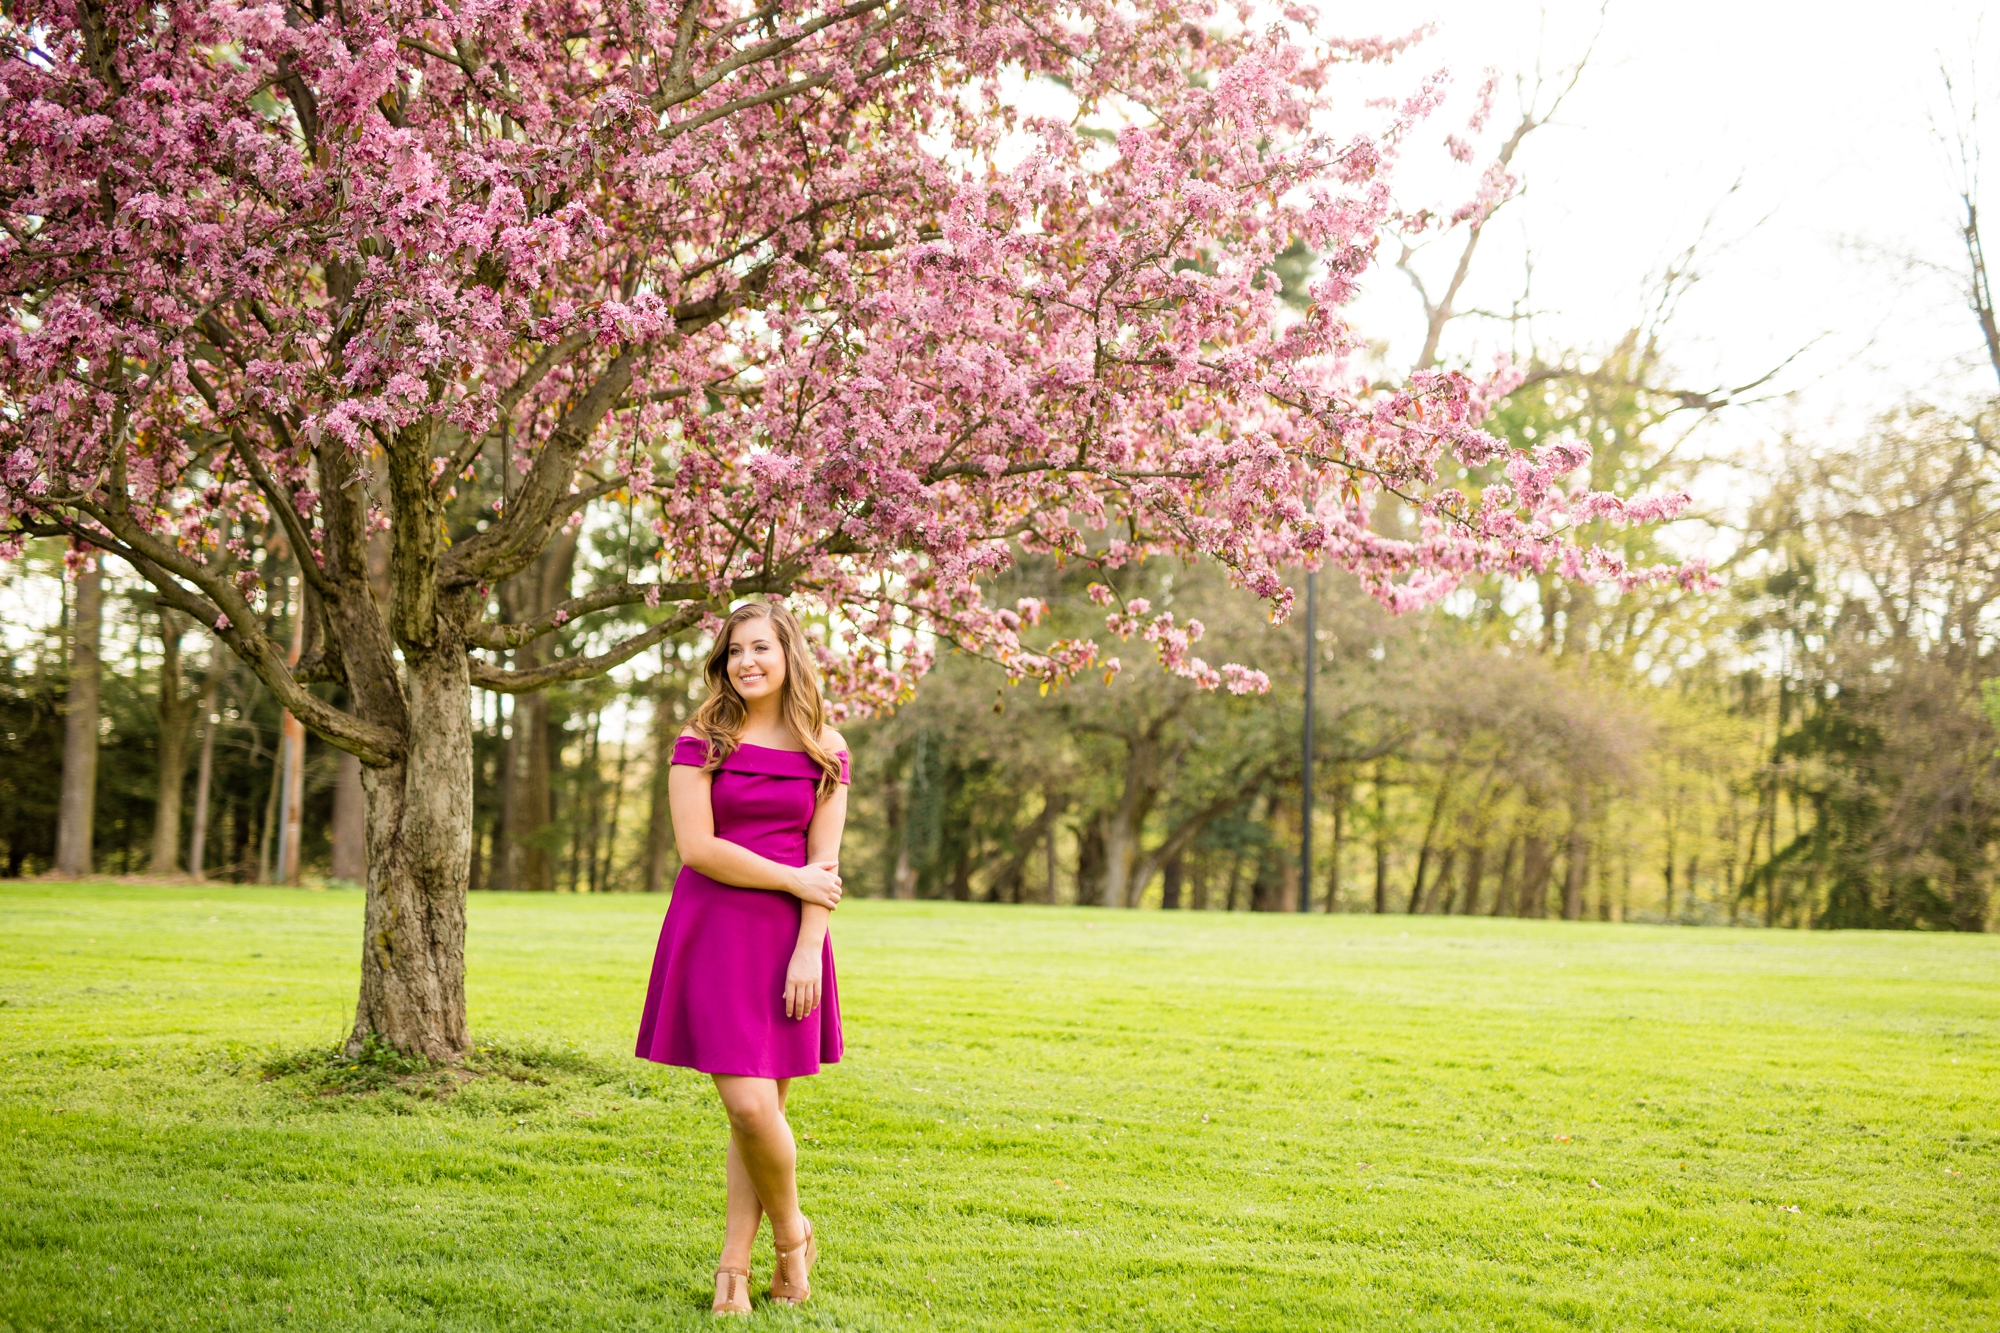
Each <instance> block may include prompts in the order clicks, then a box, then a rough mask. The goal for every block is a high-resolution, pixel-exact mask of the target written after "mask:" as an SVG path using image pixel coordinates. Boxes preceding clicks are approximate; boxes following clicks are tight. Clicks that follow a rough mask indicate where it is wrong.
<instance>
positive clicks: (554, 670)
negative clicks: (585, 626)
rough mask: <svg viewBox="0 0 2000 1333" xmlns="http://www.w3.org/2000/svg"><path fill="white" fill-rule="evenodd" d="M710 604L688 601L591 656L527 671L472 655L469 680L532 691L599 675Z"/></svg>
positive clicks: (499, 689)
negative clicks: (605, 650) (497, 664)
mask: <svg viewBox="0 0 2000 1333" xmlns="http://www.w3.org/2000/svg"><path fill="white" fill-rule="evenodd" d="M709 610H710V606H709V604H708V603H707V602H706V601H701V602H688V603H684V604H683V605H682V606H681V609H680V610H678V611H676V612H675V613H674V614H673V615H671V616H669V617H667V618H666V619H665V620H662V621H660V622H659V623H658V624H655V625H651V626H649V627H647V628H646V629H645V630H644V631H642V632H640V633H638V634H634V635H633V636H632V637H631V638H629V639H626V640H625V641H623V642H622V643H619V644H618V645H616V646H615V647H613V648H612V649H610V650H609V651H608V652H603V653H599V654H598V655H597V656H595V657H572V658H569V659H567V660H566V661H561V662H552V663H550V664H549V665H548V666H543V667H534V668H531V669H530V670H527V671H508V670H506V669H505V668H503V667H497V666H494V665H493V664H492V663H491V662H488V661H486V660H484V659H483V658H478V657H475V658H473V659H472V683H473V684H474V685H477V686H478V687H479V688H480V689H482V690H491V691H493V692H494V693H495V694H532V693H534V692H535V691H536V690H540V689H546V688H548V687H549V686H551V685H559V684H561V683H562V682H564V681H569V680H588V679H590V678H591V677H593V676H601V675H603V674H604V673H605V672H607V671H609V670H611V668H613V667H615V666H617V665H619V664H620V663H622V662H627V661H630V660H631V659H632V658H634V657H637V656H638V655H639V654H640V653H643V652H645V651H646V650H647V649H648V648H650V647H652V646H653V645H654V644H656V643H659V642H660V641H661V640H663V639H668V638H672V637H673V636H674V635H676V634H679V633H680V632H681V631H682V630H684V629H687V628H688V627H689V626H690V625H695V624H699V623H700V621H701V618H702V617H703V616H704V615H706V614H708V612H709Z"/></svg>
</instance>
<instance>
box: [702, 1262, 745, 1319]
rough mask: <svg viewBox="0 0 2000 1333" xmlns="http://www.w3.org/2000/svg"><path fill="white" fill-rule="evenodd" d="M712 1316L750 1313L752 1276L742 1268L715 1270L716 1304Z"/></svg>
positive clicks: (711, 1308)
mask: <svg viewBox="0 0 2000 1333" xmlns="http://www.w3.org/2000/svg"><path fill="white" fill-rule="evenodd" d="M709 1312H710V1313H711V1314H749V1313H750V1274H749V1272H748V1271H747V1270H745V1269H741V1268H718V1269H716V1270H715V1304H714V1305H713V1306H712V1307H710V1311H709Z"/></svg>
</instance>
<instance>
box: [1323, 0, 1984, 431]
mask: <svg viewBox="0 0 2000 1333" xmlns="http://www.w3.org/2000/svg"><path fill="white" fill-rule="evenodd" d="M1339 19H1340V21H1341V22H1342V24H1343V25H1344V26H1345V27H1346V29H1347V30H1348V31H1349V32H1354V33H1377V32H1379V33H1394V32H1402V31H1407V30H1408V29H1410V28H1412V27H1414V26H1416V25H1417V24H1419V23H1421V22H1423V21H1425V20H1427V19H1435V20H1436V21H1437V22H1438V24H1439V31H1438V33H1437V35H1436V36H1435V37H1433V38H1432V39H1431V40H1430V41H1429V42H1427V43H1426V44H1425V46H1424V47H1423V48H1420V49H1419V51H1418V52H1417V53H1416V54H1414V55H1412V56H1406V57H1405V58H1404V61H1402V62H1399V64H1398V66H1397V74H1398V75H1399V76H1400V78H1401V80H1402V82H1403V83H1404V85H1405V86H1409V85H1412V84H1414V82H1415V81H1416V79H1418V78H1420V77H1421V76H1422V75H1423V74H1425V73H1428V72H1429V71H1430V70H1431V69H1433V68H1436V67H1438V66H1441V65H1443V66H1450V67H1451V68H1452V69H1453V71H1454V74H1455V76H1456V78H1455V83H1454V88H1455V96H1454V99H1453V101H1452V102H1451V103H1450V104H1448V105H1447V106H1446V108H1445V109H1444V110H1443V112H1441V113H1440V116H1439V118H1438V119H1437V120H1436V121H1434V122H1433V129H1432V131H1431V133H1430V135H1429V143H1430V144H1435V143H1436V141H1437V139H1438V138H1439V136H1441V135H1442V134H1443V133H1444V132H1446V131H1447V130H1456V129H1458V128H1459V127H1460V126H1461V125H1462V123H1463V121H1464V119H1465V116H1466V115H1467V113H1468V111H1469V109H1470V102H1471V95H1472V91H1473V89H1474V88H1475V87H1476V85H1477V84H1478V82H1479V78H1480V72H1481V70H1482V69H1483V68H1484V67H1486V66H1489V65H1490V66H1495V67H1497V68H1498V69H1500V70H1501V71H1502V72H1503V73H1504V74H1506V75H1507V76H1509V77H1508V79H1507V82H1506V84H1504V85H1503V92H1502V95H1501V97H1500V98H1499V99H1498V101H1497V103H1496V107H1495V112H1494V118H1493V119H1494V125H1493V126H1491V127H1489V130H1488V134H1487V136H1486V141H1485V142H1483V143H1482V147H1488V146H1490V144H1491V143H1492V142H1494V141H1495V131H1496V130H1498V131H1499V133H1500V134H1502V135H1504V133H1505V130H1506V127H1509V126H1511V123H1512V121H1513V120H1514V119H1518V109H1517V108H1518V102H1517V99H1516V98H1515V96H1514V95H1513V90H1512V86H1511V84H1512V75H1513V74H1515V73H1516V72H1518V71H1528V72H1532V70H1533V69H1534V66H1535V62H1536V59H1537V55H1538V53H1539V55H1540V58H1541V62H1542V65H1543V67H1544V69H1547V70H1555V69H1558V68H1560V67H1563V66H1567V65H1570V64H1572V63H1573V62H1574V61H1575V60H1576V59H1577V58H1578V57H1579V56H1580V55H1581V54H1582V53H1583V51H1584V50H1585V48H1586V47H1587V46H1588V45H1589V42H1590V38H1591V33H1592V31H1593V29H1595V28H1596V27H1597V25H1598V23H1599V17H1598V7H1597V5H1596V4H1595V3H1581V2H1579V0H1549V3H1548V5H1547V8H1546V13H1544V11H1543V9H1542V7H1541V6H1539V5H1537V4H1536V3H1534V2H1533V0H1361V2H1360V3H1349V4H1344V5H1341V6H1339ZM1602 23H1603V27H1602V34H1601V36H1600V37H1599V38H1598V40H1597V45H1596V49H1595V53H1594V54H1593V56H1592V57H1591V60H1590V63H1589V67H1588V68H1587V69H1586V70H1585V72H1584V75H1583V78H1582V81H1581V82H1580V83H1579V85H1578V87H1577V89H1576V91H1575V93H1574V94H1572V96H1571V97H1570V99H1569V100H1568V101H1567V102H1566V103H1565V104H1564V105H1563V108H1562V111H1561V114H1560V116H1559V117H1558V119H1557V121H1556V122H1555V123H1553V124H1550V125H1548V126H1547V127H1546V128H1543V129H1541V130H1538V131H1537V132H1536V133H1535V134H1533V135H1532V136H1531V137H1530V138H1529V140H1528V141H1527V144H1526V145H1525V146H1524V148H1523V150H1522V152H1521V154H1520V156H1519V157H1518V158H1517V159H1516V165H1517V168H1518V169H1519V170H1518V174H1519V175H1520V176H1521V178H1522V180H1523V183H1524V185H1525V187H1526V193H1525V194H1524V195H1523V196H1522V197H1521V198H1519V199H1517V200H1516V201H1514V202H1512V203H1510V204H1509V205H1508V206H1507V207H1506V208H1505V209H1504V210H1503V211H1502V212H1501V213H1500V214H1498V215H1497V216H1496V219H1495V221H1494V222H1493V223H1492V224H1491V225H1490V226H1489V228H1488V232H1487V235H1486V237H1485V238H1484V241H1483V242H1482V250H1481V254H1480V256H1479V259H1478V262H1477V265H1476V267H1475V270H1474V279H1473V284H1472V287H1471V288H1470V293H1471V297H1472V300H1471V302H1470V304H1474V305H1479V306H1486V307H1490V308H1500V309H1505V308H1507V307H1508V305H1509V304H1510V303H1511V302H1512V301H1514V300H1515V299H1517V298H1518V297H1519V296H1520V294H1521V292H1522V289H1523V278H1524V272H1525V266H1524V262H1523V261H1524V259H1525V258H1526V257H1527V256H1528V255H1530V254H1532V256H1533V260H1534V278H1533V286H1532V291H1531V295H1530V299H1529V301H1528V305H1529V306H1530V307H1531V308H1533V309H1534V310H1535V311H1537V312H1539V313H1538V317H1537V319H1536V322H1535V334H1536V337H1537V340H1538V341H1539V342H1541V343H1542V344H1543V345H1544V346H1545V347H1560V346H1563V345H1565V344H1567V345H1571V346H1577V347H1582V348H1590V347H1593V346H1602V345H1603V344H1605V343H1607V342H1609V341H1612V340H1614V339H1615V338H1616V336H1617V335H1618V334H1619V332H1620V331H1622V330H1624V329H1626V328H1628V327H1631V326H1632V324H1633V323H1634V322H1635V320H1636V319H1637V318H1638V317H1639V314H1640V312H1641V310H1642V309H1643V305H1644V297H1645V294H1646V292H1647V291H1648V289H1649V284H1650V282H1651V280H1652V278H1653V277H1654V276H1655V275H1656V274H1657V273H1658V272H1659V270H1660V269H1661V268H1662V266H1663V265H1665V264H1666V263H1667V262H1668V261H1670V260H1671V259H1672V258H1673V257H1674V256H1675V255H1676V254H1677V253H1678V252H1680V251H1682V250H1683V249H1685V248H1686V247H1687V246H1688V245H1689V244H1690V243H1691V242H1693V241H1694V240H1695V239H1696V238H1697V237H1698V236H1699V235H1700V234H1701V233H1702V230H1703V226H1704V222H1705V221H1707V220H1708V219H1709V218H1710V217H1711V216H1712V217H1713V222H1712V223H1710V224H1709V227H1708V235H1709V241H1708V242H1707V244H1706V245H1705V247H1704V250H1705V258H1704V259H1703V260H1702V261H1701V262H1700V264H1699V269H1700V271H1701V273H1702V274H1703V277H1702V280H1701V281H1700V282H1699V283H1698V284H1697V285H1696V286H1695V288H1694V289H1693V290H1692V292H1691V293H1690V294H1689V296H1688V298H1687V299H1686V300H1685V301H1684V302H1683V304H1682V305H1681V307H1680V309H1679V311H1678V313H1677V314H1676V316H1675V318H1674V320H1673V322H1672V325H1671V326H1670V338H1669V348H1670V354H1671V356H1672V358H1673V360H1674V362H1675V363H1676V365H1677V367H1678V370H1679V376H1678V378H1679V380H1680V382H1682V383H1684V384H1686V385H1688V386H1690V387H1696V388H1713V387H1719V386H1727V385H1734V384H1740V383H1743V382H1746V381H1749V380H1752V379H1754V378H1756V377H1757V376H1759V375H1761V374H1763V373H1764V372H1765V371H1767V370H1769V369H1770V368H1771V367H1773V366H1774V365H1776V364H1777V363H1778V362H1780V361H1782V360H1784V359H1785V358H1786V357H1787V356H1789V355H1791V354H1792V353H1794V352H1796V351H1798V350H1799V349H1800V348H1804V347H1807V346H1808V344H1810V350H1808V351H1806V352H1805V354H1804V355H1802V356H1800V357H1799V359H1798V360H1797V361H1796V362H1795V363H1794V364H1793V366H1792V368H1791V369H1790V370H1789V371H1787V372H1786V373H1785V374H1784V375H1783V376H1782V377H1780V379H1779V380H1777V381H1775V382H1774V384H1775V385H1776V386H1781V387H1782V388H1784V389H1787V390H1792V391H1793V392H1792V393H1791V394H1790V395H1788V396H1787V397H1786V398H1785V399H1784V400H1783V401H1778V402H1773V403H1769V404H1766V405H1763V406H1760V407H1755V408H1751V409H1747V410H1745V411H1742V412H1738V413H1733V414H1730V415H1729V417H1728V419H1726V420H1722V421H1718V422H1717V423H1715V424H1714V426H1713V427H1712V430H1713V432H1714V433H1713V434H1712V435H1711V437H1710V439H1709V442H1708V448H1709V450H1710V451H1715V450H1717V448H1718V446H1720V447H1722V448H1725V449H1728V450H1729V451H1730V452H1732V453H1736V454H1738V456H1745V455H1748V454H1750V453H1754V452H1756V451H1757V448H1758V445H1759V444H1760V443H1764V442H1768V441H1769V440H1771V439H1772V438H1774V437H1775V436H1777V435H1778V434H1779V433H1780V432H1782V431H1783V430H1785V429H1787V428H1791V429H1794V430H1798V431H1802V432H1831V433H1836V434H1843V435H1845V434H1850V433H1852V432H1854V431H1856V430H1858V429H1860V428H1861V427H1862V426H1863V425H1864V424H1865V422H1866V421H1867V419H1868V418H1869V417H1871V416H1873V415H1874V414H1876V413H1878V412H1880V411H1882V410H1884V409H1885V408H1887V407H1889V406H1891V405H1893V404H1894V403H1895V402H1896V401H1897V400H1898V399H1900V398H1902V397H1904V396H1906V395H1908V394H1910V393H1913V392H1919V391H1926V392H1931V393H1964V392H1982V393H1990V392H1992V391H1993V389H1994V387H1995V386H1994V382H1993V379H1992V371H1991V369H1990V368H1989V367H1988V366H1987V365H1986V363H1985V358H1984V353H1983V351H1982V350H1981V345H1980V342H1979V338H1978V329H1977V326H1976V324H1975V323H1974V321H1973V319H1972V316H1971V315H1970V314H1969V313H1968V312H1967V311H1966V309H1965V306H1964V302H1963V299H1962V296H1961V295H1960V292H1959V290H1958V288H1957V287H1956V286H1955V285H1954V284H1955V283H1957V282H1958V281H1959V279H1958V273H1959V271H1960V270H1961V268H1962V264H1963V257H1962V250H1961V249H1960V248H1959V241H1958V235H1957V231H1956V221H1955V217H1954V212H1955V208H1956V198H1955V194H1954V189H1955V187H1954V177H1953V173H1952V170H1951V167H1950V163H1949V160H1948V158H1947V155H1946V152H1945V149H1944V148H1943V147H1942V146H1941V144H1940V142H1939V137H1938V134H1937V129H1936V128H1934V126H1935V127H1940V128H1948V127H1949V125H1950V117H1949V112H1948V110H1947V109H1946V107H1945V103H1944V96H1943V84H1942V81H1941V79H1940V76H1939V67H1940V63H1941V62H1943V63H1944V64H1946V65H1948V66H1949V67H1950V68H1951V70H1952V72H1953V76H1954V78H1955V79H1957V80H1960V87H1961V90H1962V93H1963V92H1969V91H1971V90H1972V86H1973V84H1974V82H1975V81H1974V72H1975V71H1974V60H1973V51H1974V48H1975V46H1976V47H1978V48H1979V49H1981V50H1983V51H1984V52H1986V53H1987V54H1988V56H1989V57H1990V55H1991V54H1992V53H1993V52H1994V49H1995V44H1996V39H2000V17H1997V18H1996V19H1995V20H1994V21H1993V22H1990V23H1988V24H1986V25H1985V29H1984V32H1983V33H1982V29H1981V23H1980V14H1979V11H1978V10H1977V8H1975V7H1973V6H1970V5H1963V4H1951V3H1945V2H1944V0H1903V3H1900V4H1898V5H1896V6H1895V7H1894V11H1893V15H1892V14H1891V13H1890V11H1889V10H1888V9H1887V8H1885V7H1883V6H1881V5H1868V6H1866V7H1864V6H1862V5H1860V4H1856V3H1852V2H1851V0H1849V2H1847V3H1841V2H1840V0H1835V2H1833V3H1819V4H1808V3H1803V2H1802V0H1727V2H1725V0H1673V2H1672V3H1667V2H1666V0H1612V3H1611V4H1610V6H1609V8H1608V10H1607V11H1606V13H1605V16H1604V18H1603V20H1602ZM1987 72H1988V75H1989V77H1988V79H1987V89H1986V90H1987V91H1988V92H1989V93H1991V94H1993V95H1995V96H1996V97H2000V65H1995V64H1993V63H1992V62H1991V61H1990V60H1989V62H1988V64H1987ZM1964 104H1965V103H1964V102H1963V101H1962V103H1961V105H1964ZM1988 120H1989V122H1990V128H1991V133H1990V134H1989V135H1988V138H1989V140H1990V141H1991V144H1992V148H1993V152H1994V161H1993V164H1992V165H1993V170H1992V171H1991V172H1989V173H1988V174H1989V175H1990V176H1992V177H1994V178H1996V179H2000V102H1996V103H1995V105H1993V106H1992V107H1990V108H1989V116H1988ZM1425 146H1426V145H1425V141H1424V140H1423V139H1420V140H1419V141H1418V143H1416V144H1414V145H1413V146H1412V150H1411V160H1410V162H1409V165H1408V168H1406V170H1405V171H1404V173H1403V175H1402V177H1401V183H1402V188H1403V189H1404V190H1405V191H1409V192H1414V193H1416V194H1418V195H1419V196H1421V195H1422V193H1423V186H1424V185H1426V184H1433V185H1434V186H1435V188H1436V192H1437V193H1436V197H1437V199H1438V200H1440V201H1445V202H1455V201H1456V200H1458V199H1462V198H1464V197H1465V196H1467V195H1468V194H1469V193H1470V189H1469V188H1468V186H1469V181H1468V180H1467V174H1468V173H1467V172H1466V171H1465V170H1464V169H1457V170H1458V174H1457V175H1456V176H1455V177H1451V178H1449V180H1447V178H1446V177H1445V176H1443V175H1442V173H1437V172H1435V171H1434V170H1429V169H1425V168H1424V167H1422V166H1420V162H1421V163H1425V164H1436V163H1439V161H1440V159H1442V158H1443V155H1442V153H1439V152H1436V151H1430V152H1426V151H1424V150H1425ZM1443 164H1444V165H1447V166H1449V165H1450V164H1449V162H1448V160H1445V161H1444V163H1443ZM1995 217H1996V219H2000V211H1996V213H1995ZM1989 230H1991V231H1993V232H1994V237H1993V238H1994V241H1995V244H1996V245H2000V220H1996V221H1995V223H1994V224H1993V226H1992V228H1990V229H1989ZM1496 242H1497V243H1498V244H1495V243H1496ZM1447 246H1448V247H1449V250H1448V254H1449V258H1450V260H1455V258H1456V255H1457V248H1456V242H1455V241H1448V242H1447V243H1446V245H1445V246H1440V247H1439V249H1440V250H1441V251H1442V250H1445V249H1446V247H1447ZM1488 246H1491V249H1490V250H1488V249H1487V247H1488ZM1388 257H1392V256H1388ZM1911 260H1919V261H1924V262H1927V263H1929V264H1942V265H1945V266H1948V268H1949V270H1950V272H1949V274H1948V275H1947V274H1940V273H1936V272H1932V271H1928V270H1926V269H1925V268H1923V267H1921V266H1917V265H1913V264H1912V263H1911V262H1910V261H1911ZM1425 263H1426V264H1428V265H1429V267H1430V270H1431V272H1432V273H1434V274H1435V273H1438V271H1439V270H1440V269H1442V268H1444V267H1447V266H1448V263H1447V257H1446V255H1445V254H1442V253H1441V254H1439V255H1436V256H1428V257H1426V260H1425ZM1441 276H1442V275H1441V274H1439V278H1440V280H1441ZM1435 285H1436V284H1435V283H1434V284H1433V286H1434V289H1435ZM1357 316H1358V323H1360V325H1361V327H1362V328H1363V329H1365V330H1366V331H1367V332H1368V333H1369V334H1370V335H1371V336H1374V337H1388V338H1389V339H1390V340H1391V343H1392V351H1391V360H1392V361H1402V362H1404V363H1407V360H1408V358H1409V356H1410V355H1411V354H1413V353H1414V351H1415V349H1416V347H1417V346H1418V345H1419V343H1420V342H1421V338H1422V322H1421V319H1420V317H1419V315H1418V307H1417V305H1416V301H1415V298H1414V294H1413V292H1412V291H1411V289H1410V288H1409V286H1408V284H1407V282H1406V280H1405V279H1404V278H1403V277H1402V276H1401V275H1399V274H1394V273H1392V272H1381V273H1378V274H1377V275H1376V276H1375V277H1374V279H1373V281H1372V283H1371V285H1370V288H1369V290H1368V292H1367V293H1366V294H1365V296H1364V298H1363V303H1362V305H1361V306H1360V307H1359V309H1358V310H1357ZM1468 335H1470V336H1474V337H1480V338H1483V339H1485V340H1487V341H1488V342H1490V343H1492V344H1494V345H1501V346H1503V345H1505V340H1506V338H1507V336H1508V334H1507V332H1506V330H1505V329H1504V327H1501V326H1491V325H1489V326H1487V328H1486V329H1484V330H1483V331H1481V330H1477V329H1473V328H1469V327H1468V328H1465V329H1464V330H1462V332H1461V334H1460V337H1461V339H1463V338H1464V337H1466V336H1468ZM1461 346H1463V344H1461Z"/></svg>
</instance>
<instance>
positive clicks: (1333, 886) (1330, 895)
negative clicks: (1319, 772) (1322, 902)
mask: <svg viewBox="0 0 2000 1333" xmlns="http://www.w3.org/2000/svg"><path fill="white" fill-rule="evenodd" d="M1350 795H1351V791H1350V789H1349V787H1348V785H1347V784H1346V783H1345V782H1339V783H1336V784H1334V788H1333V854H1332V855H1331V856H1329V857H1327V862H1326V910H1327V911H1329V912H1338V911H1339V910H1340V858H1341V854H1342V853H1343V852H1345V851H1346V850H1347V801H1348V797H1349V796H1350Z"/></svg>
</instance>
